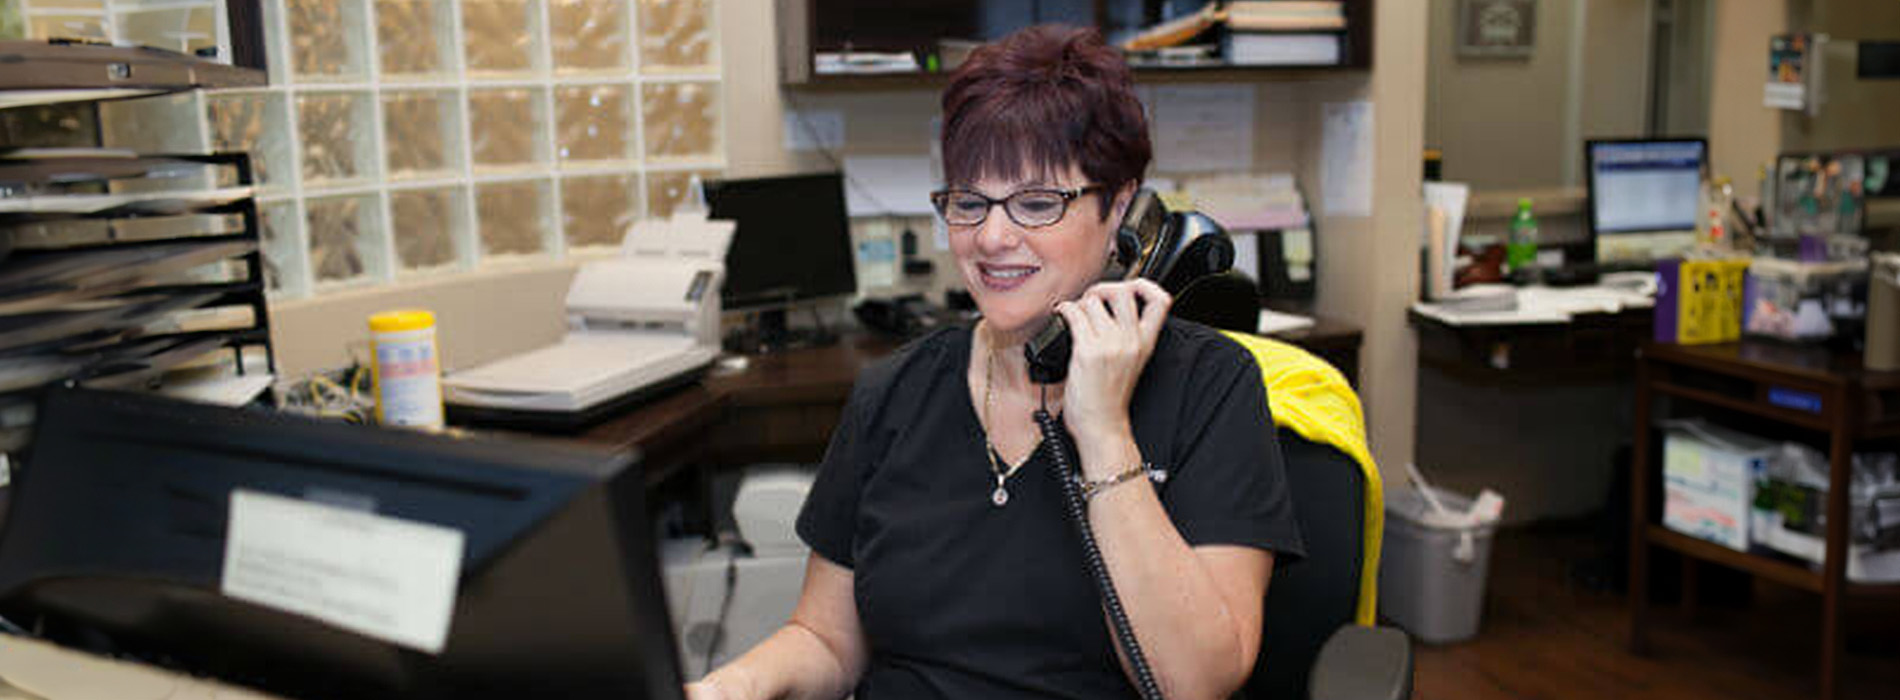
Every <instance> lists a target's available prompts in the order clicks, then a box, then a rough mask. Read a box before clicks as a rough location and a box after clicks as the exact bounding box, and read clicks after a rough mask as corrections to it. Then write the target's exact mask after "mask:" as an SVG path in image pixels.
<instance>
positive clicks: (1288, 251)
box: [1280, 228, 1313, 263]
mask: <svg viewBox="0 0 1900 700" xmlns="http://www.w3.org/2000/svg"><path fill="white" fill-rule="evenodd" d="M1280 257H1281V258H1283V259H1285V260H1286V261H1287V262H1289V263H1311V262H1313V231H1312V229H1304V228H1296V229H1290V230H1287V231H1284V232H1282V233H1281V234H1280Z"/></svg>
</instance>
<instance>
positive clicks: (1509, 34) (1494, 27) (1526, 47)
mask: <svg viewBox="0 0 1900 700" xmlns="http://www.w3.org/2000/svg"><path fill="white" fill-rule="evenodd" d="M1536 48H1537V0H1459V1H1458V55H1460V56H1475V57H1485V58H1530V56H1531V53H1532V52H1533V51H1534V50H1535V49H1536Z"/></svg>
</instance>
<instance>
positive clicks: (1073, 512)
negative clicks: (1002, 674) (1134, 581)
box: [1036, 391, 1164, 700]
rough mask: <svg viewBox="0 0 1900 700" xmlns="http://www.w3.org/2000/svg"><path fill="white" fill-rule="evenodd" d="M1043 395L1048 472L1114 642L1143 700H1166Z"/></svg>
mask: <svg viewBox="0 0 1900 700" xmlns="http://www.w3.org/2000/svg"><path fill="white" fill-rule="evenodd" d="M1044 393H1045V396H1044V403H1043V406H1041V407H1039V408H1037V409H1036V425H1037V426H1038V427H1040V428H1041V429H1042V439H1043V441H1044V442H1047V443H1048V444H1049V447H1050V449H1049V457H1050V460H1049V471H1050V472H1051V473H1053V474H1054V475H1055V477H1056V482H1057V483H1060V484H1062V498H1063V501H1064V502H1065V505H1067V507H1068V511H1069V519H1070V520H1072V521H1074V522H1075V529H1076V533H1077V534H1079V535H1081V539H1082V557H1083V558H1084V559H1086V560H1087V561H1088V566H1089V574H1090V575H1091V576H1093V577H1094V579H1095V590H1096V592H1098V593H1100V594H1101V596H1102V607H1103V608H1105V609H1107V611H1108V621H1109V624H1110V625H1112V626H1113V627H1114V628H1115V641H1116V642H1117V643H1118V644H1119V645H1120V646H1121V650H1122V655H1123V656H1126V657H1128V665H1129V666H1130V667H1132V668H1134V670H1135V689H1136V690H1137V691H1139V692H1140V693H1141V697H1142V700H1164V699H1163V697H1162V695H1161V685H1160V684H1159V683H1156V682H1155V675H1154V670H1153V669H1151V668H1149V667H1148V657H1147V656H1146V655H1144V654H1143V653H1142V652H1141V642H1140V641H1138V640H1136V639H1135V626H1134V624H1133V623H1131V622H1129V621H1128V611H1127V610H1125V609H1123V608H1122V599H1121V596H1119V595H1116V594H1115V581H1114V579H1112V578H1109V575H1108V564H1107V563H1105V562H1103V561H1102V548H1101V546H1100V545H1098V544H1096V542H1095V529H1094V528H1092V527H1090V526H1089V514H1088V503H1087V502H1086V501H1085V500H1083V498H1082V487H1081V486H1080V485H1078V484H1077V483H1076V480H1075V470H1074V469H1072V468H1071V467H1070V463H1071V462H1073V461H1074V458H1073V457H1072V456H1071V450H1070V448H1069V443H1068V441H1067V439H1066V437H1065V436H1064V435H1063V433H1062V428H1061V426H1059V425H1057V424H1056V419H1055V417H1054V416H1052V415H1050V414H1049V406H1048V397H1047V395H1046V394H1047V392H1046V391H1045V392H1044Z"/></svg>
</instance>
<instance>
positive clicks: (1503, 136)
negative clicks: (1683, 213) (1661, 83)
mask: <svg viewBox="0 0 1900 700" xmlns="http://www.w3.org/2000/svg"><path fill="white" fill-rule="evenodd" d="M1429 4H1430V7H1431V9H1430V17H1429V19H1430V22H1429V24H1430V54H1429V59H1428V62H1429V65H1430V69H1429V74H1428V75H1429V78H1430V82H1429V83H1428V86H1427V88H1426V92H1427V98H1426V99H1427V105H1428V106H1427V113H1426V122H1425V129H1426V132H1425V136H1426V142H1427V143H1430V144H1432V145H1434V146H1438V147H1440V148H1442V149H1444V152H1445V179H1447V180H1453V181H1459V182H1469V183H1471V184H1472V186H1473V187H1475V188H1478V189H1481V190H1482V189H1507V188H1508V189H1522V188H1536V187H1550V186H1555V185H1574V184H1577V183H1578V182H1580V180H1579V179H1578V178H1579V176H1580V175H1581V171H1582V166H1581V165H1580V164H1579V163H1580V161H1581V157H1582V150H1581V149H1582V148H1583V146H1582V140H1583V139H1587V138H1590V137H1594V136H1606V137H1607V136H1632V135H1640V134H1641V133H1642V132H1643V128H1644V124H1645V123H1646V119H1647V109H1648V89H1649V83H1648V77H1647V76H1648V70H1649V53H1650V51H1649V37H1650V29H1649V14H1648V13H1649V0H1545V1H1544V2H1540V3H1538V4H1537V13H1538V14H1537V29H1536V33H1537V37H1536V42H1537V46H1536V49H1535V51H1534V52H1533V53H1532V55H1531V56H1530V57H1529V58H1462V57H1459V56H1458V54H1457V13H1458V6H1459V2H1458V1H1457V0H1431V1H1430V3H1429ZM1388 5H1389V3H1388V4H1381V5H1380V7H1379V10H1380V11H1381V12H1385V11H1387V10H1388V9H1389V7H1388Z"/></svg>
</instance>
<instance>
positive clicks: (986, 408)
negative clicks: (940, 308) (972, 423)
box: [981, 349, 1034, 508]
mask: <svg viewBox="0 0 1900 700" xmlns="http://www.w3.org/2000/svg"><path fill="white" fill-rule="evenodd" d="M995 379H996V351H995V350H994V349H991V350H990V351H989V352H988V353H987V354H986V355H985V358H984V361H983V425H982V426H981V427H982V428H983V453H984V455H986V456H988V457H989V458H990V474H991V475H992V476H995V477H996V490H995V491H991V492H990V503H991V504H993V505H995V506H996V507H998V508H1001V507H1003V506H1006V505H1009V478H1010V477H1012V476H1015V475H1016V470H1018V469H1021V468H1023V464H1028V463H1029V460H1028V459H1024V460H1023V461H1022V464H1017V465H1014V466H1011V467H1009V468H1008V469H1004V468H1003V461H1002V460H1001V459H998V458H997V456H996V454H997V452H996V444H995V443H993V442H991V441H990V425H992V423H990V406H991V403H992V401H991V392H990V387H992V386H995V383H996V382H995ZM1031 454H1034V451H1031Z"/></svg>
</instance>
